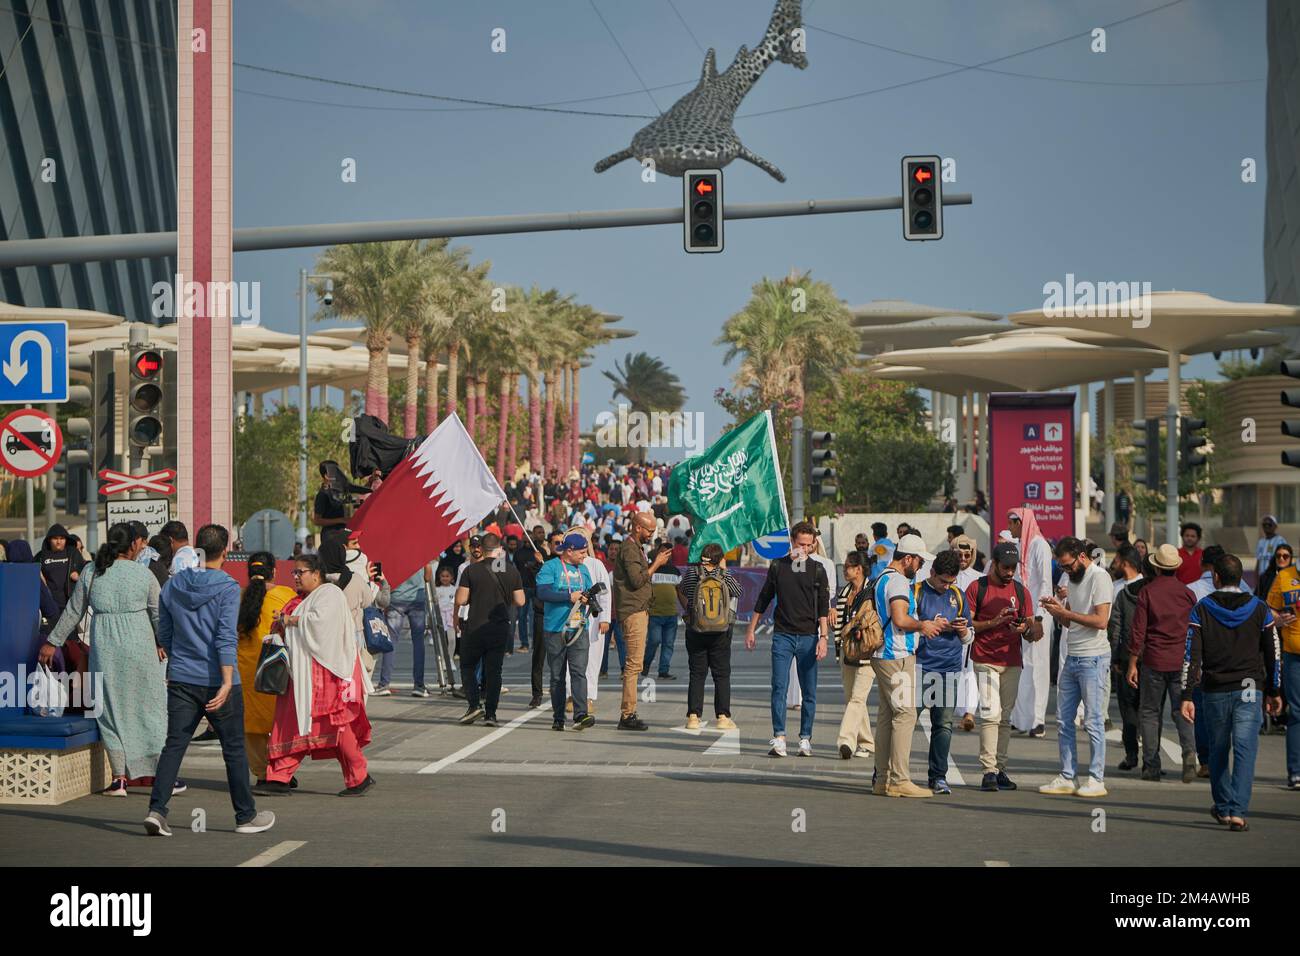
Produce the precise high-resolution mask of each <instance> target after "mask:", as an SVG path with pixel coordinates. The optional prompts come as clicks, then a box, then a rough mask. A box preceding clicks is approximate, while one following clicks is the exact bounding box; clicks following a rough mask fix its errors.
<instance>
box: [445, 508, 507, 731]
mask: <svg viewBox="0 0 1300 956" xmlns="http://www.w3.org/2000/svg"><path fill="white" fill-rule="evenodd" d="M467 605H468V607H469V615H468V616H467V617H466V619H465V621H464V622H463V623H462V622H461V621H460V618H459V617H457V618H456V622H457V624H458V625H459V626H460V628H461V641H460V680H461V685H462V686H463V687H464V688H465V695H466V710H465V713H464V714H463V715H462V716H461V718H460V723H462V724H465V725H468V724H472V723H474V721H476V720H478V719H479V718H480V717H481V718H483V724H484V726H487V727H496V726H498V724H497V704H498V702H499V701H500V699H501V665H502V663H503V662H504V661H505V655H506V648H508V647H509V646H510V641H511V636H510V635H511V629H512V628H513V626H514V616H515V612H516V610H517V609H518V608H522V607H523V606H524V585H523V581H522V580H521V579H520V577H519V571H518V570H517V569H516V568H515V566H514V563H513V562H511V561H510V560H509V559H507V558H506V556H505V553H504V551H503V550H502V547H501V537H500V536H499V535H497V534H495V533H493V532H488V533H487V534H485V535H483V542H482V557H480V558H479V560H478V561H476V562H474V564H472V565H470V566H469V567H468V568H467V569H466V570H465V573H464V575H463V576H462V577H461V579H460V586H459V587H458V588H457V589H456V606H457V607H464V606H467ZM480 664H481V665H482V668H483V685H484V688H485V692H486V693H485V695H484V699H483V702H482V703H483V706H480V702H479V680H478V677H477V676H476V674H477V673H478V669H479V666H480Z"/></svg>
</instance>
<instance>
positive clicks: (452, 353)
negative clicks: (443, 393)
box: [447, 339, 460, 415]
mask: <svg viewBox="0 0 1300 956" xmlns="http://www.w3.org/2000/svg"><path fill="white" fill-rule="evenodd" d="M459 373H460V339H452V340H451V342H450V343H448V345H447V414H448V415H459V414H460V406H459V404H458V403H457V401H456V376H457V375H458V374H459Z"/></svg>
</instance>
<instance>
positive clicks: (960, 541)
mask: <svg viewBox="0 0 1300 956" xmlns="http://www.w3.org/2000/svg"><path fill="white" fill-rule="evenodd" d="M952 546H953V547H954V548H969V549H970V550H971V551H974V550H975V539H974V538H972V537H971V536H970V535H968V534H959V535H957V537H955V538H953V539H952Z"/></svg>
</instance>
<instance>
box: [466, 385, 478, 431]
mask: <svg viewBox="0 0 1300 956" xmlns="http://www.w3.org/2000/svg"><path fill="white" fill-rule="evenodd" d="M477 385H478V379H476V378H475V377H474V370H473V368H467V369H466V370H465V430H466V431H467V432H469V437H470V438H472V439H474V441H475V443H477V442H478V389H477Z"/></svg>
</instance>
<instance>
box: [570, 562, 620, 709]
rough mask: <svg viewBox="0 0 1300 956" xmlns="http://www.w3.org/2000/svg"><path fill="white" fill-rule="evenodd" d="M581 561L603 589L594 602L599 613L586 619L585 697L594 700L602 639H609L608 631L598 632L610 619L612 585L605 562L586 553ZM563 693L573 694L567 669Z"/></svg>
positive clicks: (602, 651)
mask: <svg viewBox="0 0 1300 956" xmlns="http://www.w3.org/2000/svg"><path fill="white" fill-rule="evenodd" d="M582 563H583V564H584V565H585V566H586V568H587V573H588V574H590V575H591V583H592V584H597V583H603V584H604V585H605V590H604V591H602V592H600V596H599V597H597V598H596V603H597V604H598V605H599V606H600V613H599V614H593V615H591V617H590V618H588V620H587V699H588V700H595V699H596V691H597V688H598V686H599V684H600V662H601V661H602V660H604V658H605V645H604V644H603V643H601V642H602V641H608V640H609V631H608V630H606V632H605V633H604V634H602V633H600V625H601V624H606V625H607V624H609V622H610V621H611V620H612V616H611V603H610V599H611V597H612V594H611V593H610V588H611V587H612V586H613V585H612V584H611V582H610V579H609V571H607V570H606V569H605V564H604V562H602V561H601V560H600V559H599V558H593V557H592V556H591V555H587V556H586V557H585V558H583V559H582ZM564 693H565V696H567V697H572V696H573V689H572V688H571V687H570V686H569V669H568V668H567V667H566V668H565V669H564Z"/></svg>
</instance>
